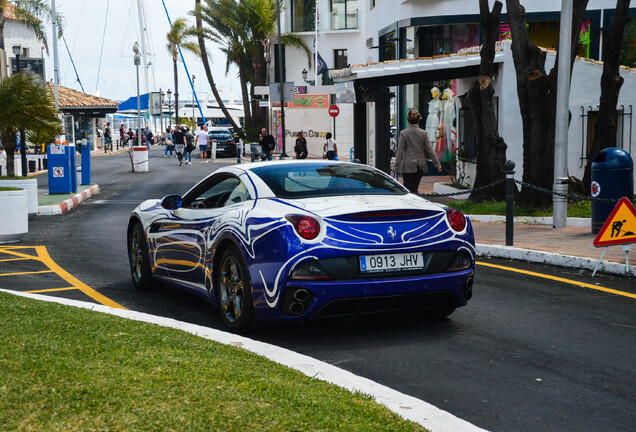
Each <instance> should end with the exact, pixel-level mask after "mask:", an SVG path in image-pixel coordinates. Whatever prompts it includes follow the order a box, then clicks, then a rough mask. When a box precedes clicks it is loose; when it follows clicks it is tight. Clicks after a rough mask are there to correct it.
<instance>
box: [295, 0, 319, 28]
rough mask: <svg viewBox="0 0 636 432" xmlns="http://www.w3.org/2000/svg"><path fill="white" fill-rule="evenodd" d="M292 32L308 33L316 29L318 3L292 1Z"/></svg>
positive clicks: (312, 0) (304, 0)
mask: <svg viewBox="0 0 636 432" xmlns="http://www.w3.org/2000/svg"><path fill="white" fill-rule="evenodd" d="M291 12H292V27H293V28H292V31H295V32H306V31H314V30H315V29H316V1H315V0H293V1H292V11H291Z"/></svg>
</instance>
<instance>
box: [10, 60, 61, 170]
mask: <svg viewBox="0 0 636 432" xmlns="http://www.w3.org/2000/svg"><path fill="white" fill-rule="evenodd" d="M58 114H60V113H59V112H58V111H57V110H56V109H55V104H54V102H53V100H52V98H51V94H50V93H49V90H48V89H47V87H46V83H45V82H44V81H42V80H41V79H40V78H39V77H38V76H36V75H33V74H31V73H29V72H21V73H18V74H15V75H12V76H10V77H9V78H5V79H4V80H3V81H2V82H0V140H1V141H2V145H3V146H4V149H5V150H6V152H7V172H8V174H9V176H10V177H12V176H14V175H15V170H14V164H13V160H14V154H15V149H16V147H17V140H16V135H17V133H18V131H19V130H21V129H22V130H29V131H38V132H40V133H47V134H54V135H58V134H61V133H62V132H63V131H62V124H61V121H60V119H59V117H58ZM23 145H24V144H23ZM23 175H26V173H23Z"/></svg>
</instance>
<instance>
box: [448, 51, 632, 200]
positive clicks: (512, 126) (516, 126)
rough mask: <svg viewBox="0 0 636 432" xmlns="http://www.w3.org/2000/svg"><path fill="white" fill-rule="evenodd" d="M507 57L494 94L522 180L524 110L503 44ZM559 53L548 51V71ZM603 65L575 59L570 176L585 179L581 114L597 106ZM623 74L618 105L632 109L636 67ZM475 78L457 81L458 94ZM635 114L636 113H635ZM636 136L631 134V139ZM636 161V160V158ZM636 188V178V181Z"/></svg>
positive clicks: (472, 169)
mask: <svg viewBox="0 0 636 432" xmlns="http://www.w3.org/2000/svg"><path fill="white" fill-rule="evenodd" d="M504 54H505V60H504V62H503V63H500V64H499V74H498V76H497V79H496V81H495V82H494V87H495V96H496V97H498V98H499V134H500V135H501V137H502V138H503V139H504V140H505V142H506V144H507V145H508V149H507V151H506V158H507V159H509V160H512V161H514V162H515V164H516V167H515V178H517V179H519V180H520V179H521V178H522V176H523V129H522V128H523V124H522V120H521V112H520V110H519V98H518V96H517V78H516V73H515V69H514V62H513V59H512V50H511V45H510V43H509V42H508V43H506V44H504ZM555 59H556V55H555V54H553V53H548V55H547V59H546V72H548V73H549V72H550V70H551V69H552V67H553V65H554V62H555ZM602 73H603V66H602V65H601V64H597V63H594V62H588V61H583V60H578V59H577V60H576V61H575V62H574V69H573V71H572V83H571V86H570V88H571V91H570V112H571V115H572V118H571V122H570V127H569V132H568V175H569V176H574V177H577V178H579V179H582V178H583V173H584V169H585V164H583V166H581V165H582V163H581V146H582V139H583V138H585V132H584V131H582V130H581V129H582V125H584V123H583V122H584V121H585V119H584V118H582V117H581V116H580V114H581V107H584V108H585V109H586V111H587V107H588V106H592V107H593V109H597V106H598V104H599V99H600V95H601V87H600V82H601V75H602ZM621 76H622V77H623V79H624V80H625V82H624V83H623V86H622V88H621V92H620V97H619V100H618V108H620V107H621V105H624V107H625V110H626V111H629V105H632V106H634V105H636V69H633V70H624V69H622V70H621ZM472 81H473V80H472V79H462V80H459V81H458V94H460V95H461V94H464V93H466V92H467V91H468V89H469V86H470V85H471V84H472ZM635 115H636V113H635ZM624 119H625V122H626V124H625V136H624V146H623V148H624V149H625V150H626V151H629V139H630V137H629V123H627V122H628V121H629V117H624ZM631 125H632V131H633V132H632V134H633V135H634V132H636V122H635V119H634V116H632V118H631ZM635 138H636V137H634V136H632V142H634V139H635ZM635 156H636V145H634V144H632V159H635ZM635 160H636V159H635ZM467 168H468V172H469V175H470V176H471V178H470V181H469V183H470V184H472V182H473V181H474V179H475V176H474V173H475V166H474V164H470V163H469V164H467ZM635 188H636V181H635Z"/></svg>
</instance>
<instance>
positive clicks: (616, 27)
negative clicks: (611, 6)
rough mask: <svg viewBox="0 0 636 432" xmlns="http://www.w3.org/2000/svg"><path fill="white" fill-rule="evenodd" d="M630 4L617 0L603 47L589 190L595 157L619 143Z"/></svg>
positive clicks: (587, 174)
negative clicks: (623, 58)
mask: <svg viewBox="0 0 636 432" xmlns="http://www.w3.org/2000/svg"><path fill="white" fill-rule="evenodd" d="M629 3H630V0H617V2H616V11H615V15H614V20H613V21H612V28H611V29H610V33H609V37H608V38H607V39H606V41H605V46H604V47H603V75H602V76H601V99H600V105H599V110H598V119H597V122H596V125H597V126H596V131H595V132H594V141H593V144H592V150H591V153H590V155H589V156H590V157H589V158H588V160H587V164H586V165H585V174H584V175H583V184H584V185H585V187H586V190H587V192H589V191H590V183H591V181H592V178H591V177H592V171H591V169H592V157H594V155H595V154H596V153H598V152H599V151H601V150H602V149H604V148H607V147H614V146H616V129H617V127H618V125H617V119H618V116H617V113H616V105H617V104H618V95H619V94H620V91H621V87H622V86H623V81H624V80H623V77H621V74H620V62H621V53H622V48H623V37H624V34H625V24H626V23H627V13H628V12H629Z"/></svg>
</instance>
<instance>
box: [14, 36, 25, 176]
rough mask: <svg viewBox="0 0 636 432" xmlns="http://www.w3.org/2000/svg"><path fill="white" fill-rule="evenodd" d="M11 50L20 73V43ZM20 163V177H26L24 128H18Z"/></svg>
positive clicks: (17, 71) (17, 70)
mask: <svg viewBox="0 0 636 432" xmlns="http://www.w3.org/2000/svg"><path fill="white" fill-rule="evenodd" d="M11 51H13V54H14V55H15V67H16V73H20V72H21V71H22V68H20V54H22V45H20V44H15V45H13V46H12V47H11ZM20 164H21V167H22V177H26V175H27V157H26V142H25V139H24V130H20Z"/></svg>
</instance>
